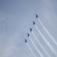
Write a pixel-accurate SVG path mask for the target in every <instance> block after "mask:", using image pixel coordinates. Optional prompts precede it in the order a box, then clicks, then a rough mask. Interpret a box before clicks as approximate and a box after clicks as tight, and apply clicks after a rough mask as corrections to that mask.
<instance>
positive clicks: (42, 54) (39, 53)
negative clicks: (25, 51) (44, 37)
mask: <svg viewBox="0 0 57 57" xmlns="http://www.w3.org/2000/svg"><path fill="white" fill-rule="evenodd" d="M30 41H31V42H32V45H33V46H34V48H35V50H36V51H37V52H38V53H39V55H40V56H41V57H44V56H43V54H42V53H41V52H40V50H39V49H38V48H37V47H36V45H35V43H34V42H33V41H32V39H31V38H30Z"/></svg>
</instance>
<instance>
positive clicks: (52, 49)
mask: <svg viewBox="0 0 57 57" xmlns="http://www.w3.org/2000/svg"><path fill="white" fill-rule="evenodd" d="M35 27H36V30H37V31H38V32H39V34H40V35H41V37H42V38H43V40H44V41H45V42H46V44H47V45H48V47H49V48H50V49H51V51H52V52H53V53H54V54H56V52H55V50H54V48H53V47H52V46H51V45H50V43H49V42H48V41H47V40H46V38H45V36H44V35H43V34H42V33H41V31H40V30H39V28H38V27H37V25H35Z"/></svg>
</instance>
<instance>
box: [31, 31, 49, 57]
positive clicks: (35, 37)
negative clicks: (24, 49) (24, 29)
mask: <svg viewBox="0 0 57 57" xmlns="http://www.w3.org/2000/svg"><path fill="white" fill-rule="evenodd" d="M32 35H33V37H34V39H35V40H36V41H37V42H38V44H39V45H40V47H41V48H42V50H43V51H44V52H45V54H46V55H47V56H49V54H48V53H47V51H46V50H45V48H44V47H43V46H42V44H41V43H40V41H39V40H38V39H37V36H36V35H35V33H34V32H32ZM49 57H50V56H49Z"/></svg>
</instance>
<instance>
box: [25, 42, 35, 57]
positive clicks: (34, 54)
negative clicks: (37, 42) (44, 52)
mask: <svg viewBox="0 0 57 57" xmlns="http://www.w3.org/2000/svg"><path fill="white" fill-rule="evenodd" d="M26 45H27V46H28V48H29V50H30V51H31V54H32V55H33V57H36V56H35V54H34V52H33V51H32V49H31V47H30V45H29V44H28V43H26Z"/></svg>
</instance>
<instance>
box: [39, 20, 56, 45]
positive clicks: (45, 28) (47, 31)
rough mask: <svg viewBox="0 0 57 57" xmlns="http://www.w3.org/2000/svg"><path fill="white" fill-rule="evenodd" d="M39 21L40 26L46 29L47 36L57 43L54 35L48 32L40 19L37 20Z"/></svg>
mask: <svg viewBox="0 0 57 57" xmlns="http://www.w3.org/2000/svg"><path fill="white" fill-rule="evenodd" d="M38 21H39V23H40V24H41V26H42V27H43V29H44V30H45V31H46V33H47V34H48V36H49V37H50V39H51V40H52V41H53V42H54V43H55V44H56V45H57V42H56V41H55V39H54V37H53V36H52V35H51V34H50V32H49V31H48V30H47V28H46V27H45V26H44V25H43V23H42V22H41V21H40V19H39V20H38Z"/></svg>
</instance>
